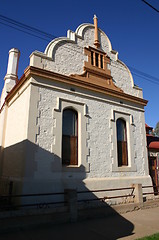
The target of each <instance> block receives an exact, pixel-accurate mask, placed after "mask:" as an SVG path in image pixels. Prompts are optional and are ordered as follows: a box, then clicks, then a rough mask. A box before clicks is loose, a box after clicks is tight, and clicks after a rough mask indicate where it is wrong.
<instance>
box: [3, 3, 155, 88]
mask: <svg viewBox="0 0 159 240" xmlns="http://www.w3.org/2000/svg"><path fill="white" fill-rule="evenodd" d="M142 1H143V2H145V3H147V2H146V1H145V0H142ZM157 11H158V10H157ZM0 20H1V21H0V24H3V25H5V26H8V27H11V28H13V29H16V30H18V31H21V32H23V33H26V34H28V35H31V36H34V37H37V38H39V39H42V40H45V41H47V42H48V41H50V40H53V39H54V38H57V37H56V36H55V35H52V34H50V33H47V32H44V31H41V30H40V29H37V28H34V27H31V26H29V25H26V24H24V23H20V22H18V21H16V20H14V19H11V18H8V17H6V16H3V15H1V14H0ZM2 21H4V22H5V23H4V22H2ZM6 22H7V23H6ZM10 24H11V25H10ZM22 29H25V30H22ZM28 31H29V32H28ZM37 34H38V35H37ZM39 35H41V36H42V37H41V36H39ZM48 39H49V40H48ZM79 47H80V46H79ZM64 48H66V49H69V48H68V47H66V46H64ZM80 48H81V49H83V48H82V47H80ZM69 50H70V49H69ZM73 51H75V52H78V53H81V52H80V51H77V49H74V50H73ZM111 62H114V61H113V60H111ZM114 67H116V68H118V69H122V70H123V68H121V67H119V66H117V65H114ZM128 68H130V69H131V72H132V73H133V74H134V75H136V76H139V77H142V78H144V79H145V80H147V81H149V82H151V83H154V84H157V85H158V84H159V78H156V77H154V76H151V75H149V74H147V73H144V72H142V71H140V70H138V69H136V68H133V67H131V66H128Z"/></svg>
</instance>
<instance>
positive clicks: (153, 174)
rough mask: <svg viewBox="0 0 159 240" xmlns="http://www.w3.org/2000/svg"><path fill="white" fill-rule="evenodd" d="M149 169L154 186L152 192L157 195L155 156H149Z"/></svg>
mask: <svg viewBox="0 0 159 240" xmlns="http://www.w3.org/2000/svg"><path fill="white" fill-rule="evenodd" d="M149 170H150V176H151V178H152V182H153V186H154V193H155V195H158V169H157V158H156V157H149Z"/></svg>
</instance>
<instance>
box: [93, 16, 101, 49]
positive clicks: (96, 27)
mask: <svg viewBox="0 0 159 240" xmlns="http://www.w3.org/2000/svg"><path fill="white" fill-rule="evenodd" d="M93 20H94V45H95V46H96V48H99V47H100V42H99V39H98V24H97V23H98V18H97V16H96V15H94V18H93Z"/></svg>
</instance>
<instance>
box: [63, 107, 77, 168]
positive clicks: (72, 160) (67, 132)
mask: <svg viewBox="0 0 159 240" xmlns="http://www.w3.org/2000/svg"><path fill="white" fill-rule="evenodd" d="M62 164H64V165H77V164H78V113H77V112H76V111H75V110H73V109H70V108H67V109H64V111H63V122H62Z"/></svg>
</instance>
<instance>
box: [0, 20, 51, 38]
mask: <svg viewBox="0 0 159 240" xmlns="http://www.w3.org/2000/svg"><path fill="white" fill-rule="evenodd" d="M0 24H3V25H5V26H7V27H10V28H13V29H16V30H18V31H20V32H23V33H26V34H28V35H31V36H33V37H37V38H39V39H42V40H45V41H47V42H48V41H49V40H47V39H45V38H43V37H40V36H37V35H35V34H33V33H29V32H27V31H25V30H22V29H19V28H17V27H14V26H11V25H9V24H7V23H3V22H1V21H0Z"/></svg>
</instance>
